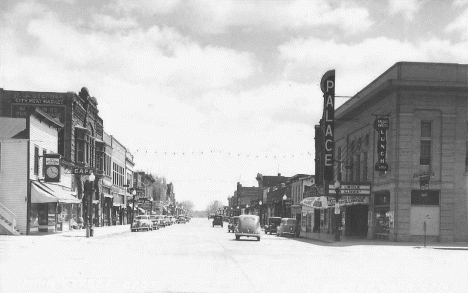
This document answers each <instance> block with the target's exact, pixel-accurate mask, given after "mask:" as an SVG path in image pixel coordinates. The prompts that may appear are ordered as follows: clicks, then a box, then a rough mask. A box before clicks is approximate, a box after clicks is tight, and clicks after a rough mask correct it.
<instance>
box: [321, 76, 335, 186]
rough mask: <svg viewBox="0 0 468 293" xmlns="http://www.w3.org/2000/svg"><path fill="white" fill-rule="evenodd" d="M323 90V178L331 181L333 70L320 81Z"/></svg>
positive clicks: (333, 113) (333, 102)
mask: <svg viewBox="0 0 468 293" xmlns="http://www.w3.org/2000/svg"><path fill="white" fill-rule="evenodd" d="M320 88H321V89H322V92H323V98H324V101H323V122H324V125H323V126H324V129H323V134H324V144H325V145H324V180H325V181H333V162H334V160H333V155H334V139H333V135H334V131H335V129H334V128H335V70H329V71H327V72H326V73H325V74H324V75H323V76H322V80H321V82H320Z"/></svg>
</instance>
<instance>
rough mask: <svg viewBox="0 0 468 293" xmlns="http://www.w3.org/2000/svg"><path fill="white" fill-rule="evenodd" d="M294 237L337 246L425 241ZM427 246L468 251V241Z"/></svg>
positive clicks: (427, 246) (323, 244)
mask: <svg viewBox="0 0 468 293" xmlns="http://www.w3.org/2000/svg"><path fill="white" fill-rule="evenodd" d="M293 239H297V240H298V241H303V242H307V243H313V244H316V245H322V246H336V247H345V246H365V245H375V246H412V247H414V248H424V243H422V242H393V241H388V240H378V239H344V240H341V241H337V242H334V241H326V240H318V239H313V238H306V237H303V236H301V237H299V238H293ZM426 248H431V249H442V250H467V251H468V242H427V243H426Z"/></svg>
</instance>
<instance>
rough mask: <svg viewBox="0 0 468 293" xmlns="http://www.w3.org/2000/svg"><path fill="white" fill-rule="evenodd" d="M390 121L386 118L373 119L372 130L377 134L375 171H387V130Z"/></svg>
mask: <svg viewBox="0 0 468 293" xmlns="http://www.w3.org/2000/svg"><path fill="white" fill-rule="evenodd" d="M389 125H390V121H389V119H388V118H383V117H379V118H377V119H375V122H374V128H375V130H377V132H378V141H377V163H376V164H375V171H388V164H387V129H388V128H389Z"/></svg>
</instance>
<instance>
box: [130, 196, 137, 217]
mask: <svg viewBox="0 0 468 293" xmlns="http://www.w3.org/2000/svg"><path fill="white" fill-rule="evenodd" d="M132 195H133V209H132V222H131V223H130V226H131V225H132V223H133V220H134V219H135V216H134V214H135V195H136V190H135V189H133V188H132Z"/></svg>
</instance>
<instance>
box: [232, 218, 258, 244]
mask: <svg viewBox="0 0 468 293" xmlns="http://www.w3.org/2000/svg"><path fill="white" fill-rule="evenodd" d="M234 229H235V233H236V240H239V239H240V237H241V236H246V237H255V238H257V241H260V237H261V232H262V228H261V227H260V217H259V216H256V215H240V216H239V223H238V224H237V226H236V227H235V228H234Z"/></svg>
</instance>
